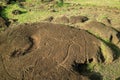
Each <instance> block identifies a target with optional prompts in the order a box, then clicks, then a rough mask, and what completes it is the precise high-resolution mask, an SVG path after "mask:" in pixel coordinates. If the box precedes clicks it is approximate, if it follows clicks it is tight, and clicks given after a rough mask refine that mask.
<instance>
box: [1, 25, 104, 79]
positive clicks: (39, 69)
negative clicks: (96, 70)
mask: <svg viewBox="0 0 120 80" xmlns="http://www.w3.org/2000/svg"><path fill="white" fill-rule="evenodd" d="M12 32H13V34H11V35H10V36H9V37H6V41H5V42H4V43H3V44H4V45H5V46H6V49H4V48H2V47H0V48H2V49H0V50H1V51H2V52H3V53H2V54H1V57H2V60H3V61H2V64H3V66H4V69H3V70H2V72H4V73H5V74H6V75H7V76H8V77H5V76H4V77H3V75H4V73H0V79H2V80H17V79H18V80H67V79H68V80H88V78H87V77H86V75H85V76H83V75H82V73H84V72H86V71H87V70H86V67H87V63H92V62H96V63H97V62H99V61H102V60H101V56H100V55H101V54H102V53H101V52H100V49H99V47H100V41H99V40H98V39H97V38H95V37H94V36H92V35H90V34H89V33H87V32H86V31H84V30H78V29H75V28H71V27H69V26H66V25H59V24H52V23H34V24H27V25H20V26H18V27H16V28H15V29H12ZM6 33H9V30H8V31H6V32H5V33H3V34H2V35H3V36H7V34H6ZM18 35H19V36H18ZM14 37H15V39H12V42H11V43H9V42H8V41H9V40H8V39H9V38H14ZM0 39H3V40H4V39H5V38H4V37H0ZM1 41H2V40H1ZM8 43H9V44H8ZM1 46H2V45H1ZM91 46H92V47H91ZM9 54H10V55H9ZM10 76H12V77H11V78H9V77H10Z"/></svg>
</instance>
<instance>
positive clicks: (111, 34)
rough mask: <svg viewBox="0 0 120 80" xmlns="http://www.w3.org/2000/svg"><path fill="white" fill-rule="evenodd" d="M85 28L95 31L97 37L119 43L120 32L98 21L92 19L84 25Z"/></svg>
mask: <svg viewBox="0 0 120 80" xmlns="http://www.w3.org/2000/svg"><path fill="white" fill-rule="evenodd" d="M82 28H83V29H85V30H87V31H89V32H91V33H93V34H94V35H96V36H97V37H100V38H102V39H104V40H107V41H110V42H112V43H114V44H116V45H117V44H118V43H119V41H120V37H119V35H120V33H119V32H118V31H116V30H114V29H112V28H111V27H109V26H106V25H105V24H103V23H100V22H97V21H90V22H88V23H86V24H85V25H84V27H82Z"/></svg>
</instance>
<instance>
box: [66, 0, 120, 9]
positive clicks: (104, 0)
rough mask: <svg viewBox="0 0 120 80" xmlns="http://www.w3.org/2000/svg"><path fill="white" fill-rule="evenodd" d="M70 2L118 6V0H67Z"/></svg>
mask: <svg viewBox="0 0 120 80" xmlns="http://www.w3.org/2000/svg"><path fill="white" fill-rule="evenodd" d="M68 2H71V3H80V4H81V5H86V6H109V7H116V8H120V1H119V0H74V1H73V0H69V1H68Z"/></svg>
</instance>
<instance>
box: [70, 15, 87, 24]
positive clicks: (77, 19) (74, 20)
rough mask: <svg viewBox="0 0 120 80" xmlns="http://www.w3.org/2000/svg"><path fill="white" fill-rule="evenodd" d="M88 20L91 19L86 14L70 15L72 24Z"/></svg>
mask: <svg viewBox="0 0 120 80" xmlns="http://www.w3.org/2000/svg"><path fill="white" fill-rule="evenodd" d="M87 20H89V19H88V18H87V17H85V16H71V17H70V23H72V24H75V23H83V22H85V21H87Z"/></svg>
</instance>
